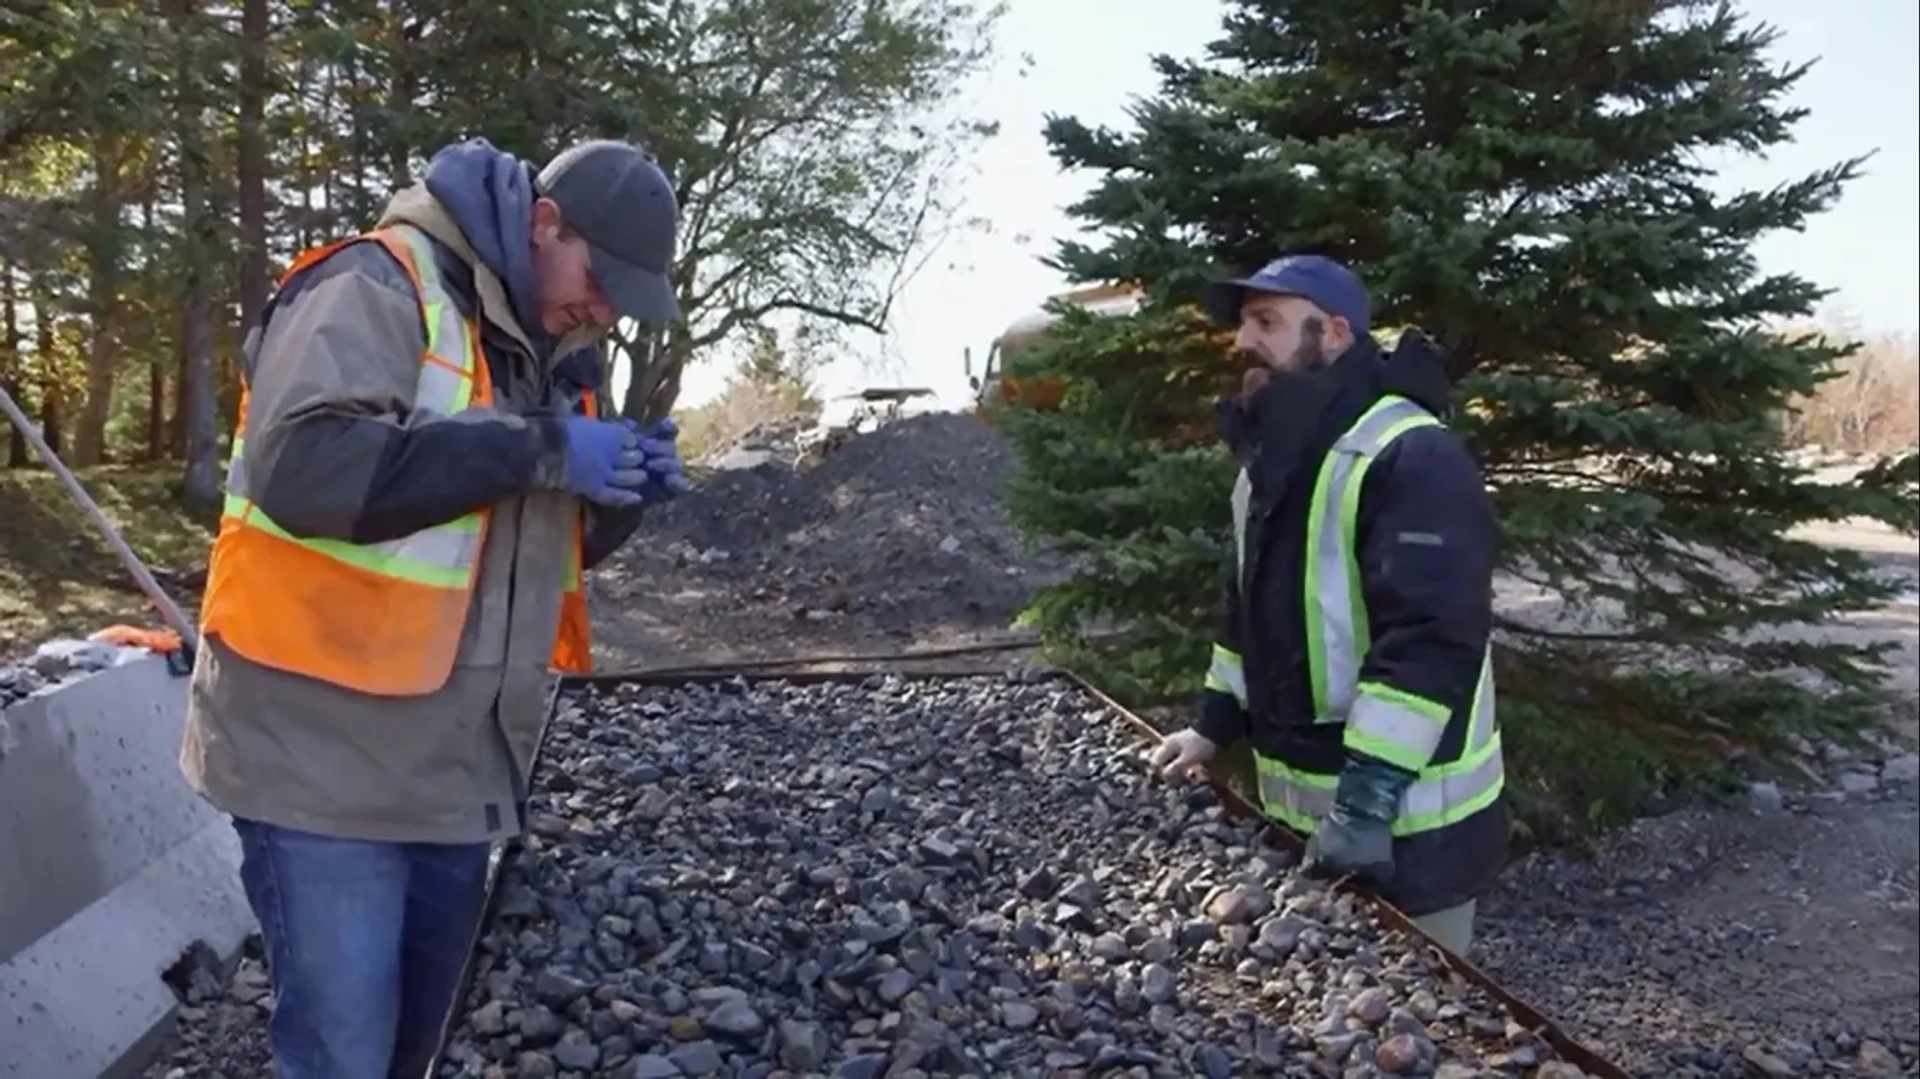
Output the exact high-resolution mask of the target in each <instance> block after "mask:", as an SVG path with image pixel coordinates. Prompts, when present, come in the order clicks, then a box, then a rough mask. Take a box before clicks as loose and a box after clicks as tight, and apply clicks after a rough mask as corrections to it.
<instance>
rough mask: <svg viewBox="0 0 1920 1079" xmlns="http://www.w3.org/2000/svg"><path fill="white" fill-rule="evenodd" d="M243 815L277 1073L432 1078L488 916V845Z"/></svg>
mask: <svg viewBox="0 0 1920 1079" xmlns="http://www.w3.org/2000/svg"><path fill="white" fill-rule="evenodd" d="M233 826H234V830H235V831H237V832H239V833H240V846H241V852H242V861H241V864H240V880H241V883H242V885H244V886H245V888H246V891H247V901H248V903H249V904H251V905H252V907H253V913H254V916H255V917H257V918H258V919H259V920H260V933H261V937H262V938H263V939H264V941H265V942H266V951H267V963H268V973H269V974H270V975H271V977H272V981H273V994H274V1005H273V1022H272V1025H271V1028H270V1034H271V1039H272V1042H273V1066H274V1073H275V1075H276V1076H277V1077H278V1079H421V1077H422V1076H423V1075H425V1074H426V1070H427V1067H428V1065H429V1064H430V1063H431V1062H432V1060H433V1056H434V1053H436V1052H437V1051H438V1050H439V1048H440V1038H441V1034H442V1026H443V1024H444V1022H445V1020H446V1018H447V1014H448V1012H449V1011H450V1010H451V1009H452V1007H453V1004H454V999H453V998H454V995H455V994H456V993H458V992H459V987H460V975H461V973H462V968H463V966H464V965H465V963H466V958H467V953H468V952H469V951H470V950H471V947H472V943H473V935H474V933H475V932H476V931H477V930H478V928H479V923H480V914H481V908H482V907H483V906H484V905H485V903H486V878H487V845H486V844H484V843H472V844H460V845H440V844H432V843H378V842H370V841H365V840H355V839H334V838H331V837H329V836H320V835H314V834H312V833H309V832H300V831H295V830H293V829H290V828H281V827H277V826H275V825H271V824H263V823H260V822H259V821H251V820H242V819H238V818H236V819H235V820H234V822H233Z"/></svg>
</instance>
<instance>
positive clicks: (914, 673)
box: [427, 641, 1634, 1079]
mask: <svg viewBox="0 0 1920 1079" xmlns="http://www.w3.org/2000/svg"><path fill="white" fill-rule="evenodd" d="M1027 647H1032V644H1031V643H1030V642H1014V641H1003V642H992V643H987V644H983V645H972V646H959V647H954V648H941V649H928V650H924V651H919V652H901V653H893V654H861V655H849V656H801V657H795V658H793V659H785V660H764V661H755V662H750V663H740V664H733V665H723V664H702V665H689V666H680V667H662V668H655V669H650V670H649V669H643V670H634V671H626V672H609V673H605V674H591V675H576V676H570V677H567V678H565V679H563V680H562V681H561V682H560V684H559V685H558V686H556V687H555V689H554V694H553V697H552V698H551V700H550V701H549V703H548V708H547V728H548V729H551V726H552V722H553V719H554V717H555V716H556V715H557V714H558V713H559V710H560V706H561V702H562V701H563V700H564V699H565V698H566V697H567V695H568V694H570V693H573V692H576V691H578V690H582V689H594V688H610V687H614V686H637V687H643V688H657V689H674V688H682V687H686V686H694V685H713V684H718V683H723V682H732V681H736V680H744V681H747V682H787V683H791V684H795V685H818V684H823V683H857V682H861V681H865V680H866V679H868V678H872V677H875V676H889V677H895V678H904V679H909V680H913V681H937V680H944V679H954V678H969V677H979V676H981V675H983V674H991V673H994V672H993V671H992V670H991V669H983V670H981V671H978V672H964V673H955V672H954V671H952V670H939V669H921V670H916V669H914V668H913V667H912V666H910V664H912V663H914V662H916V661H926V660H939V659H949V660H950V659H956V658H960V657H964V656H967V655H971V654H983V655H984V654H989V653H996V652H1008V651H1016V650H1019V649H1021V648H1027ZM847 664H860V666H858V667H849V666H846V665H847ZM822 666H836V667H837V669H832V670H821V669H818V668H820V667H822ZM808 668H813V669H808ZM1046 677H1047V678H1049V679H1052V680H1059V681H1065V682H1067V683H1069V684H1071V685H1072V686H1073V687H1074V688H1076V689H1078V690H1079V691H1081V692H1083V693H1085V694H1086V695H1087V696H1088V697H1090V698H1092V699H1093V700H1095V701H1098V702H1099V703H1100V704H1101V705H1102V706H1103V707H1105V708H1106V709H1108V710H1109V711H1111V712H1112V713H1113V714H1114V715H1115V716H1117V717H1118V718H1119V720H1120V722H1121V723H1122V724H1124V725H1125V726H1127V727H1128V728H1129V729H1130V730H1131V731H1132V732H1133V733H1134V735H1135V736H1137V737H1138V738H1139V739H1140V740H1141V742H1142V743H1148V742H1152V741H1155V740H1158V739H1159V738H1160V732H1159V731H1158V730H1157V729H1155V728H1154V727H1153V725H1152V724H1150V723H1148V722H1147V721H1146V720H1144V719H1142V718H1140V716H1138V715H1136V714H1135V713H1134V712H1133V711H1132V710H1131V709H1129V708H1127V707H1126V706H1125V705H1123V704H1121V703H1120V702H1119V701H1117V700H1114V699H1113V698H1112V697H1111V696H1109V695H1108V694H1107V693H1106V692H1104V691H1103V690H1101V689H1100V687H1098V686H1096V685H1094V684H1093V683H1092V682H1090V681H1088V680H1087V679H1086V678H1084V677H1082V676H1080V675H1078V674H1076V673H1074V672H1072V671H1069V670H1063V669H1059V668H1051V669H1049V670H1048V672H1047V674H1046ZM545 748H546V732H545V731H543V732H542V735H541V739H540V745H539V747H538V748H536V749H535V751H534V764H533V773H534V775H535V776H536V777H537V776H538V774H539V770H540V761H541V757H542V755H543V754H544V751H545ZM1208 785H1209V786H1211V787H1212V788H1213V791H1214V794H1215V796H1216V797H1217V798H1219V799H1220V803H1221V806H1222V807H1223V808H1224V809H1225V810H1226V812H1227V813H1228V815H1229V816H1232V817H1234V818H1237V819H1246V818H1249V817H1261V816H1262V815H1261V813H1260V811H1259V810H1258V809H1256V808H1254V806H1253V805H1252V804H1251V803H1249V802H1248V801H1247V800H1246V799H1245V798H1243V797H1242V796H1241V795H1240V793H1239V792H1238V791H1235V790H1233V789H1232V788H1231V787H1229V786H1227V785H1226V784H1224V783H1222V782H1220V781H1219V780H1218V779H1217V778H1213V779H1209V781H1208ZM1266 835H1267V838H1268V840H1269V841H1270V842H1272V843H1274V844H1275V845H1277V846H1280V847H1283V848H1285V849H1287V850H1290V851H1292V852H1294V853H1295V854H1296V855H1297V854H1299V853H1301V852H1302V851H1303V850H1304V848H1305V844H1304V843H1303V842H1302V840H1301V839H1300V838H1299V837H1298V836H1296V835H1295V834H1293V833H1292V832H1289V831H1287V830H1286V829H1285V828H1282V827H1280V826H1279V825H1277V824H1274V823H1273V822H1271V821H1267V822H1266ZM518 849H519V841H518V840H517V839H515V840H511V841H509V842H508V843H507V844H506V845H505V846H503V848H502V849H501V853H500V855H499V857H498V859H497V860H496V862H495V864H494V868H493V871H492V872H491V873H490V874H489V878H488V881H487V901H486V908H485V913H484V914H483V916H482V920H481V923H480V926H479V929H478V930H477V931H476V933H475V934H474V940H473V945H472V948H471V950H470V951H469V953H468V956H467V962H466V971H465V974H464V975H463V978H462V984H461V991H460V994H459V995H458V996H457V997H455V998H454V1000H455V1002H454V1011H453V1014H452V1015H450V1016H449V1017H448V1022H447V1025H446V1029H445V1031H444V1034H443V1051H444V1038H445V1037H451V1036H452V1033H453V1028H454V1027H455V1026H456V1025H457V1020H458V1019H459V1017H461V1016H463V1015H464V1014H465V1012H466V999H467V995H468V993H469V992H470V991H471V987H472V986H471V983H472V978H473V973H474V970H473V968H474V964H475V960H476V958H477V956H478V953H479V945H480V941H481V940H482V939H484V937H485V936H486V934H487V932H488V931H489V929H490V928H491V927H492V923H493V919H494V917H495V915H496V914H497V911H498V907H499V897H500V890H501V885H502V883H503V882H504V880H505V878H506V874H507V872H508V871H509V868H510V866H511V862H512V858H513V856H514V855H515V854H517V853H518ZM1336 887H1339V888H1341V889H1342V890H1345V891H1350V892H1352V893H1353V894H1354V895H1355V896H1357V897H1358V898H1360V899H1361V900H1362V901H1363V902H1365V903H1367V904H1368V905H1369V906H1370V907H1371V908H1372V909H1373V911H1374V913H1375V914H1376V915H1377V916H1378V917H1379V919H1380V921H1381V922H1382V923H1384V924H1386V925H1388V926H1391V927H1392V928H1394V929H1396V930H1399V931H1401V932H1403V933H1407V934H1409V935H1411V936H1413V937H1415V938H1416V939H1419V940H1422V941H1424V942H1425V943H1426V945H1427V946H1428V947H1430V948H1432V949H1433V950H1434V952H1435V953H1436V954H1438V955H1439V956H1440V957H1441V959H1442V961H1443V962H1444V963H1445V964H1446V966H1447V967H1448V968H1449V969H1450V970H1452V971H1453V972H1454V973H1455V974H1456V975H1458V976H1459V977H1460V978H1462V979H1463V980H1465V981H1467V982H1470V983H1472V984H1473V985H1475V986H1477V987H1479V988H1480V989H1481V990H1483V991H1485V992H1486V993H1487V995H1488V996H1491V997H1492V998H1493V999H1495V1000H1497V1001H1499V1002H1500V1004H1501V1005H1502V1006H1503V1007H1505V1008H1506V1009H1507V1011H1508V1013H1509V1014H1510V1015H1512V1016H1513V1018H1514V1020H1515V1021H1516V1022H1519V1023H1520V1024H1522V1025H1523V1026H1525V1027H1526V1028H1528V1029H1529V1030H1530V1031H1532V1032H1533V1034H1534V1035H1535V1036H1536V1037H1538V1038H1540V1039H1541V1040H1542V1041H1545V1042H1546V1043H1547V1044H1548V1045H1550V1046H1552V1047H1553V1049H1554V1051H1555V1052H1556V1053H1558V1054H1559V1056H1560V1058H1561V1059H1563V1060H1565V1061H1566V1062H1567V1063H1569V1064H1572V1065H1574V1066H1575V1067H1577V1068H1579V1069H1581V1070H1582V1071H1584V1072H1586V1073H1587V1074H1588V1075H1589V1076H1592V1077H1593V1079H1634V1076H1632V1075H1631V1074H1630V1073H1629V1072H1627V1071H1626V1070H1625V1069H1624V1068H1622V1067H1620V1066H1619V1065H1618V1064H1615V1063H1613V1062H1612V1061H1610V1060H1608V1059H1606V1058H1605V1057H1603V1056H1601V1055H1600V1054H1599V1053H1597V1052H1595V1051H1594V1050H1592V1049H1591V1048H1589V1047H1587V1046H1586V1045H1583V1044H1582V1043H1580V1042H1579V1041H1576V1040H1575V1039H1574V1038H1573V1037H1572V1036H1571V1035H1569V1034H1568V1033H1567V1032H1566V1030H1565V1029H1564V1028H1562V1027H1561V1026H1560V1025H1559V1024H1558V1023H1556V1022H1554V1021H1553V1020H1552V1019H1550V1018H1549V1017H1548V1016H1547V1015H1546V1014H1545V1013H1544V1012H1542V1011H1541V1010H1540V1009H1539V1008H1536V1007H1534V1006H1533V1005H1532V1004H1529V1003H1528V1002H1527V1001H1525V1000H1523V999H1521V998H1520V997H1519V996H1517V995H1516V994H1514V993H1513V992H1512V991H1511V990H1509V989H1507V988H1506V987H1505V986H1503V985H1501V984H1500V983H1499V982H1498V981H1496V980H1495V979H1494V978H1493V976H1492V975H1490V974H1488V973H1487V972H1486V971H1484V970H1481V969H1480V968H1479V967H1477V966H1475V965H1474V964H1473V963H1472V961H1470V960H1468V959H1467V958H1466V957H1465V956H1462V955H1460V954H1458V953H1456V952H1454V951H1453V950H1451V949H1449V948H1448V947H1446V946H1445V945H1443V944H1441V943H1440V942H1439V941H1437V940H1435V939H1433V937H1431V936H1429V935H1428V934H1427V933H1426V932H1425V931H1424V930H1422V929H1421V928H1420V927H1419V926H1418V925H1417V924H1415V923H1414V921H1413V919H1411V918H1409V917H1407V915H1406V914H1404V913H1402V912H1401V911H1400V910H1399V909H1398V908H1396V907H1394V906H1393V905H1392V904H1390V903H1388V902H1386V901H1385V900H1383V899H1381V898H1379V897H1378V896H1375V895H1373V894H1371V893H1369V892H1367V891H1366V890H1365V889H1362V888H1358V887H1354V886H1351V885H1347V884H1340V885H1337V886H1336ZM437 1068H438V1061H437V1060H436V1061H435V1063H434V1065H433V1068H432V1069H430V1070H429V1071H428V1073H427V1074H428V1075H432V1074H434V1069H437Z"/></svg>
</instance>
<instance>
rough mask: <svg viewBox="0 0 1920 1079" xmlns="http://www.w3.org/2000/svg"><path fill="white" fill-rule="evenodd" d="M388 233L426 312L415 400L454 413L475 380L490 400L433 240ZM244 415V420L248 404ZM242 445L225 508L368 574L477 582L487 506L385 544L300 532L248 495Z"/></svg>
mask: <svg viewBox="0 0 1920 1079" xmlns="http://www.w3.org/2000/svg"><path fill="white" fill-rule="evenodd" d="M390 235H393V236H394V237H395V238H397V239H398V240H399V241H400V242H401V244H402V245H403V247H402V249H401V250H396V251H394V256H395V257H396V258H398V259H399V260H400V262H401V264H402V265H404V266H407V268H408V270H409V271H410V275H411V276H412V277H413V278H414V279H415V280H416V281H417V282H418V284H419V289H420V309H421V312H422V314H423V316H424V317H425V319H426V329H427V353H426V355H424V356H422V357H421V361H420V378H419V381H418V382H416V383H415V384H414V389H413V407H414V408H415V409H416V410H422V411H427V412H437V413H440V414H441V415H443V416H451V415H453V414H454V413H456V412H461V411H464V410H465V409H467V408H468V407H469V406H470V405H472V404H473V403H474V398H475V396H476V393H475V387H476V385H477V386H478V387H479V390H478V396H479V397H480V398H481V402H480V403H481V404H483V405H484V404H491V403H492V396H493V394H492V388H491V386H490V385H489V384H488V383H487V381H486V380H479V381H478V382H476V380H475V377H474V376H475V373H476V371H477V368H478V365H479V362H480V357H479V349H478V348H476V347H475V344H474V340H473V337H472V335H471V333H470V332H469V329H468V326H467V323H466V320H465V319H463V318H461V317H460V310H459V308H457V307H456V306H454V302H453V297H452V296H450V295H448V294H447V290H446V287H445V286H444V285H442V284H441V283H440V270H439V267H438V265H437V264H436V263H435V262H434V257H433V248H432V246H431V243H430V241H428V239H427V238H426V236H425V234H424V233H421V232H420V231H419V230H417V229H413V228H408V227H400V228H396V229H393V230H391V233H390ZM391 246H392V245H391V244H390V245H389V247H391ZM241 415H242V423H244V422H245V420H244V417H245V411H244V410H243V411H242V413H241ZM243 430H244V429H243ZM245 446H246V438H245V436H244V434H242V433H238V432H237V433H235V435H234V438H233V452H232V454H231V455H230V456H229V457H228V460H227V493H226V499H225V501H224V504H223V506H222V512H223V513H224V514H225V515H227V516H230V517H233V518H235V519H237V520H238V521H239V522H240V523H242V524H244V525H246V526H248V527H251V528H258V529H260V530H261V531H263V532H267V533H270V534H272V535H275V536H278V537H280V538H281V539H284V540H289V541H291V542H293V543H298V544H300V545H301V546H302V547H305V548H307V549H309V550H312V551H317V552H319V553H321V554H324V555H326V556H328V557H329V558H332V559H334V560H336V561H340V562H345V563H346V564H348V565H350V566H357V567H359V568H360V569H364V570H367V571H369V572H371V573H379V574H382V575H385V576H388V577H396V578H399V579H400V580H404V581H412V582H414V583H416V584H422V585H428V586H430V587H434V588H465V587H467V586H468V584H469V583H470V582H471V581H472V579H473V576H474V573H475V567H476V566H477V565H478V564H479V559H480V541H481V537H482V534H483V533H484V532H485V530H486V516H485V514H484V513H470V514H468V515H467V516H465V517H461V518H459V519H457V520H453V521H448V522H447V523H445V524H441V525H434V526H432V527H430V528H423V529H421V530H420V531H418V532H415V533H413V534H412V535H410V536H402V537H401V538H399V539H396V540H388V541H386V542H384V543H368V544H355V543H346V542H343V541H341V540H329V539H298V538H295V537H294V536H292V535H290V534H288V533H287V531H286V530H285V529H282V528H281V527H280V526H279V525H277V524H275V523H273V520H272V519H271V518H269V517H268V516H267V515H266V514H264V513H262V512H260V508H259V507H258V506H256V505H254V504H253V502H252V501H251V500H250V498H249V496H248V493H247V492H248V490H249V488H248V487H247V472H246V461H245V459H244V457H243V456H242V454H241V450H242V449H244V448H245Z"/></svg>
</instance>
